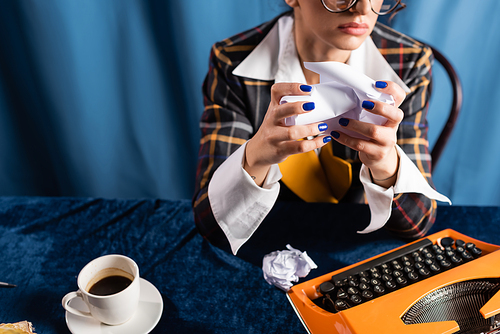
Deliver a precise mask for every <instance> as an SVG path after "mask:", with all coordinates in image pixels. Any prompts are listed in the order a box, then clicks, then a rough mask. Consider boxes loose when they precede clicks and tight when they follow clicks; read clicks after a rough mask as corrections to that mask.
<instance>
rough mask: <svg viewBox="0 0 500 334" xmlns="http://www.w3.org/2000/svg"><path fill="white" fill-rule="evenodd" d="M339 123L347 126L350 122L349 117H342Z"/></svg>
mask: <svg viewBox="0 0 500 334" xmlns="http://www.w3.org/2000/svg"><path fill="white" fill-rule="evenodd" d="M339 124H340V125H342V126H347V124H349V120H348V119H347V118H341V119H339Z"/></svg>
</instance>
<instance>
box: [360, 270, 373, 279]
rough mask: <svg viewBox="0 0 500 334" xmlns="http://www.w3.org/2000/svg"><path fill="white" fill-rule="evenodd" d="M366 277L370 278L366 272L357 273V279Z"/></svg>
mask: <svg viewBox="0 0 500 334" xmlns="http://www.w3.org/2000/svg"><path fill="white" fill-rule="evenodd" d="M368 276H370V274H369V273H368V271H366V270H363V271H362V272H360V273H359V277H361V278H363V277H368Z"/></svg>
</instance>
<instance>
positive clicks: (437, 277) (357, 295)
mask: <svg viewBox="0 0 500 334" xmlns="http://www.w3.org/2000/svg"><path fill="white" fill-rule="evenodd" d="M499 248H500V246H496V245H492V244H488V243H484V242H481V241H479V240H475V239H472V238H470V237H468V236H466V235H463V234H460V233H458V232H456V231H454V230H450V229H447V230H444V231H441V232H438V233H435V234H433V235H430V236H428V237H426V238H422V239H420V240H417V241H415V242H412V243H410V244H407V245H405V246H402V247H399V248H396V249H394V250H392V251H389V252H386V253H383V254H381V255H378V256H376V257H373V258H370V259H367V260H365V261H362V262H359V263H356V264H353V265H351V266H348V267H346V268H343V269H340V270H337V271H334V272H332V273H329V274H326V275H323V276H320V277H317V278H315V279H312V280H310V281H306V282H304V283H301V284H297V285H295V286H294V287H293V288H291V289H290V290H289V292H288V293H287V297H288V299H289V301H290V302H291V304H292V306H293V308H294V309H295V312H296V313H297V315H298V316H299V318H300V319H301V321H302V323H303V325H304V327H305V328H306V330H307V331H308V332H309V333H313V334H318V333H340V334H344V333H345V334H353V333H358V334H368V333H370V334H374V333H384V334H388V333H409V334H434V333H439V334H441V333H460V334H472V333H474V334H480V333H483V334H500V292H499V290H500V251H497V250H498V249H499ZM497 315H498V316H497Z"/></svg>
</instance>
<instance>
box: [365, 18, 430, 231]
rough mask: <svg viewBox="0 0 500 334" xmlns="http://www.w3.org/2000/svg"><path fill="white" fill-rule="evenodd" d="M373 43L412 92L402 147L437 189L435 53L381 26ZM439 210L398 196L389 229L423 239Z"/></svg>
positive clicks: (405, 104) (415, 198)
mask: <svg viewBox="0 0 500 334" xmlns="http://www.w3.org/2000/svg"><path fill="white" fill-rule="evenodd" d="M372 39H373V40H374V42H375V44H376V45H377V46H378V47H379V50H380V52H381V53H382V55H383V56H384V57H385V59H386V60H387V62H388V63H389V64H390V65H391V67H392V68H393V69H394V70H395V71H396V73H398V75H399V76H400V77H401V79H402V80H403V81H404V82H405V83H406V85H407V86H408V87H409V88H410V90H411V93H409V94H408V95H407V96H406V99H405V101H404V102H403V104H402V105H401V106H400V108H401V109H402V110H403V111H404V114H405V116H404V119H403V121H402V122H401V124H400V126H399V129H398V145H399V146H400V147H401V148H402V149H403V151H405V153H406V154H407V155H408V157H409V158H410V159H411V160H412V161H413V162H414V163H415V165H416V166H417V167H418V169H419V170H420V172H421V173H422V175H423V176H424V177H425V179H426V180H427V182H428V183H429V184H430V185H431V186H433V187H434V185H433V182H432V178H431V158H430V154H429V148H428V141H427V131H428V123H427V108H428V102H429V97H430V84H431V66H432V63H433V60H434V58H433V55H432V51H431V49H430V48H429V47H428V46H425V45H423V44H421V43H419V42H417V41H415V40H413V39H411V38H409V37H407V36H404V35H402V34H400V33H399V32H396V31H394V30H392V29H390V28H388V27H386V26H384V25H381V24H377V25H376V27H375V29H374V31H373V34H372ZM436 209H437V203H436V201H435V200H431V199H429V198H427V197H425V196H423V195H420V194H416V193H404V194H398V195H396V196H395V197H394V200H393V205H392V213H391V218H390V219H389V221H388V223H387V224H386V225H385V228H386V229H388V230H390V231H393V232H394V233H396V234H397V235H399V236H401V237H404V238H409V239H414V238H419V237H422V236H423V235H424V234H425V233H426V232H427V231H428V230H429V229H430V228H431V227H432V224H433V223H434V220H435V216H436Z"/></svg>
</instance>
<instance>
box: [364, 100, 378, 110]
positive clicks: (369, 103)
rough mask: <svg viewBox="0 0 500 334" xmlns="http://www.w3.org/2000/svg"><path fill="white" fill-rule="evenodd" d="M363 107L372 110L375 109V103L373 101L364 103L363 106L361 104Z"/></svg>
mask: <svg viewBox="0 0 500 334" xmlns="http://www.w3.org/2000/svg"><path fill="white" fill-rule="evenodd" d="M361 106H362V107H363V109H366V110H372V109H373V107H375V103H373V102H372V101H363V104H361Z"/></svg>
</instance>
